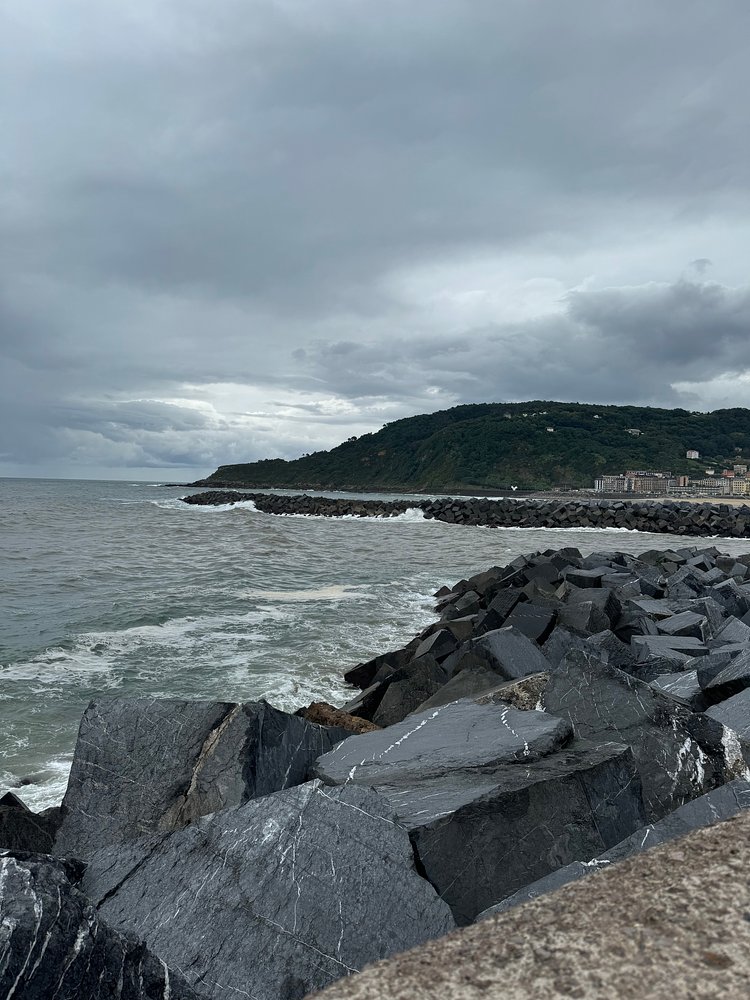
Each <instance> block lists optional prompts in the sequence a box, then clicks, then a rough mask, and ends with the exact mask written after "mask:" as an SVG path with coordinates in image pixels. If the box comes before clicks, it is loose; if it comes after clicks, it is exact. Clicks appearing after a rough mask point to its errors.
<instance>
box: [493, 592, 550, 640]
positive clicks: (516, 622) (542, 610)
mask: <svg viewBox="0 0 750 1000" xmlns="http://www.w3.org/2000/svg"><path fill="white" fill-rule="evenodd" d="M556 618H557V613H556V611H555V609H554V608H553V607H550V606H549V605H547V604H539V603H536V602H533V601H526V602H525V603H524V604H517V605H516V606H515V608H514V609H513V610H512V611H511V613H510V614H509V615H508V617H507V618H506V619H505V625H506V627H512V628H516V629H518V631H519V632H522V633H523V634H524V635H525V636H526V637H527V638H528V639H532V640H533V641H534V642H538V643H543V642H544V640H545V639H546V638H547V636H548V635H549V634H550V632H551V631H552V629H553V628H554V627H555V620H556Z"/></svg>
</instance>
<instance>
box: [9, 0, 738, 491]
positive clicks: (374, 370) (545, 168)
mask: <svg viewBox="0 0 750 1000" xmlns="http://www.w3.org/2000/svg"><path fill="white" fill-rule="evenodd" d="M749 37H750V3H748V2H747V0H714V2H712V3H707V2H706V0H656V2H655V0H619V2H618V0H570V2H561V0H409V2H404V0H378V2H376V3H373V2H372V0H210V2H206V0H107V2H102V0H0V129H1V134H2V141H1V144H0V267H1V270H0V407H1V408H2V412H0V475H50V476H70V477H81V478H90V477H99V476H100V477H104V478H109V477H112V478H126V477H132V478H147V479H157V478H159V479H164V478H166V479H171V480H184V479H186V478H195V477H197V476H199V475H205V474H207V473H209V472H211V471H213V469H214V468H215V467H216V466H217V465H219V464H225V463H228V462H237V461H252V460H255V459H258V458H266V457H276V456H282V457H287V458H293V457H297V456H298V455H300V454H302V453H303V452H307V451H313V450H316V449H318V448H321V447H330V446H332V445H334V444H338V443H339V442H340V441H342V440H343V439H344V438H346V437H349V436H350V435H352V434H361V433H363V432H364V431H368V430H376V429H378V428H379V427H380V426H382V424H383V423H384V422H386V421H388V420H393V419H396V418H398V417H402V416H407V415H410V414H414V413H420V412H425V411H428V410H436V409H443V408H444V407H447V406H452V405H455V404H457V403H462V402H484V401H493V400H525V399H540V398H541V399H558V400H580V401H582V402H597V403H606V402H613V403H634V404H653V405H662V406H685V407H687V408H689V409H713V408H716V407H719V406H748V405H750V274H749V272H748V268H749V266H750V264H749V262H750V254H749V253H748V251H749V250H750V197H749V181H748V177H749V172H750V129H749V128H748V112H747V106H748V93H750V60H748V58H747V51H748V38H749Z"/></svg>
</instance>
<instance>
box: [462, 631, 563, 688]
mask: <svg viewBox="0 0 750 1000" xmlns="http://www.w3.org/2000/svg"><path fill="white" fill-rule="evenodd" d="M472 652H474V653H478V654H480V655H484V656H486V658H487V663H488V666H490V667H492V669H493V670H496V671H497V672H498V673H499V674H500V675H501V677H504V678H505V680H508V681H511V680H516V679H517V678H519V677H526V676H528V675H529V674H538V673H540V672H544V671H545V670H548V669H549V661H548V660H547V659H546V657H545V656H544V654H543V653H542V652H541V651H540V650H539V647H538V646H536V645H534V643H533V642H532V641H531V640H530V639H527V638H526V636H525V635H523V633H522V632H518V631H517V630H516V629H514V628H511V627H506V628H499V629H495V631H494V632H486V633H485V634H484V635H483V636H480V638H479V639H476V640H475V641H474V642H473V643H472Z"/></svg>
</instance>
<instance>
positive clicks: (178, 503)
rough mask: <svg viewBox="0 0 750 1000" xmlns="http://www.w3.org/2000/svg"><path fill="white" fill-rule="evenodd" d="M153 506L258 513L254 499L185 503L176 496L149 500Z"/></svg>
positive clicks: (216, 512) (220, 512)
mask: <svg viewBox="0 0 750 1000" xmlns="http://www.w3.org/2000/svg"><path fill="white" fill-rule="evenodd" d="M150 503H152V504H153V505H154V506H155V507H169V508H171V509H172V510H174V509H178V510H184V509H185V508H186V507H187V508H188V509H189V510H201V511H203V512H204V513H206V514H223V513H225V512H226V511H228V510H246V511H248V512H249V513H250V514H258V513H260V512H259V511H258V508H257V507H256V506H255V501H254V500H238V501H237V502H236V503H219V504H210V503H207V504H203V503H185V502H184V501H183V500H180V499H179V498H178V497H175V498H174V499H173V500H171V501H170V500H151V501H150Z"/></svg>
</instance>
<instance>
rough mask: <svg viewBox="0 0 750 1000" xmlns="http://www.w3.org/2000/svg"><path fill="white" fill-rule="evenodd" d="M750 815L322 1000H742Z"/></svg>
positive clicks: (748, 933) (747, 962) (749, 936)
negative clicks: (567, 999)
mask: <svg viewBox="0 0 750 1000" xmlns="http://www.w3.org/2000/svg"><path fill="white" fill-rule="evenodd" d="M749 867H750V813H749V812H748V811H745V812H743V813H742V814H740V815H739V816H737V817H736V818H734V819H730V820H728V821H726V822H724V823H719V824H716V825H715V826H713V827H711V828H709V829H704V830H696V831H695V832H693V833H691V834H689V835H688V836H687V837H683V838H680V839H679V840H675V841H671V842H669V843H667V844H663V845H660V846H658V847H656V848H655V849H654V850H653V851H646V852H644V853H643V854H640V855H638V856H637V857H634V858H631V859H629V860H628V861H625V862H623V863H622V864H621V865H612V866H610V867H609V868H608V869H607V870H605V871H602V873H601V874H600V875H597V877H596V878H595V879H591V880H586V881H585V882H579V883H577V884H574V885H569V886H565V887H564V888H562V889H561V890H560V891H559V892H556V893H552V894H550V895H547V896H545V897H543V898H542V899H539V900H536V901H535V902H533V903H530V904H529V905H528V906H524V907H522V908H521V909H517V910H514V912H513V913H504V914H500V915H499V916H496V917H494V918H492V919H491V920H487V921H482V922H481V923H479V924H475V925H473V926H472V927H469V928H466V929H464V930H461V931H457V932H455V933H453V934H450V935H448V937H446V938H443V939H442V940H440V941H432V942H430V943H429V944H427V945H425V946H423V947H421V948H418V949H415V950H414V951H411V952H409V953H407V954H405V955H398V956H396V957H395V958H394V959H391V960H390V961H388V962H381V963H379V964H378V965H376V966H373V967H372V968H370V969H367V970H366V971H365V972H364V973H363V974H362V975H359V976H352V977H350V978H349V979H346V980H342V981H341V982H339V983H336V984H335V985H333V986H331V987H329V988H328V989H327V990H326V991H325V992H324V993H323V994H322V995H321V1000H435V998H440V1000H442V998H450V1000H488V998H492V1000H496V998H497V1000H500V998H502V1000H548V998H550V1000H551V998H553V997H580V998H585V1000H615V998H616V1000H678V998H679V1000H683V998H684V1000H688V998H690V1000H729V998H731V1000H735V998H736V1000H740V998H745V997H746V996H747V993H748V989H747V985H748V982H749V981H750V921H748V917H747V914H748V913H750V885H749V884H748V879H747V871H748V868H749Z"/></svg>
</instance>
